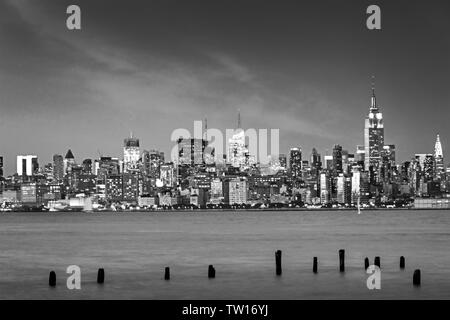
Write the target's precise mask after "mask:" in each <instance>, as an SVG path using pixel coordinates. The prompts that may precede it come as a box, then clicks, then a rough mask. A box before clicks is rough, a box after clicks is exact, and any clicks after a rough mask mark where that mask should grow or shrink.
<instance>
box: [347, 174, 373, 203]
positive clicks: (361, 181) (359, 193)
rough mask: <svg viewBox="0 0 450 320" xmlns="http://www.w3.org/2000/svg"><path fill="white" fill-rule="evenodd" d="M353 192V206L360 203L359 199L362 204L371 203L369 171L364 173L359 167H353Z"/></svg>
mask: <svg viewBox="0 0 450 320" xmlns="http://www.w3.org/2000/svg"><path fill="white" fill-rule="evenodd" d="M351 190H352V191H351V201H352V203H353V204H356V203H357V202H358V198H359V199H360V203H362V204H363V203H368V202H369V197H370V192H369V190H370V189H369V173H368V172H367V171H362V170H359V168H358V167H353V170H352V180H351Z"/></svg>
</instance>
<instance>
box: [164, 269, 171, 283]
mask: <svg viewBox="0 0 450 320" xmlns="http://www.w3.org/2000/svg"><path fill="white" fill-rule="evenodd" d="M164 280H170V268H169V267H166V269H164Z"/></svg>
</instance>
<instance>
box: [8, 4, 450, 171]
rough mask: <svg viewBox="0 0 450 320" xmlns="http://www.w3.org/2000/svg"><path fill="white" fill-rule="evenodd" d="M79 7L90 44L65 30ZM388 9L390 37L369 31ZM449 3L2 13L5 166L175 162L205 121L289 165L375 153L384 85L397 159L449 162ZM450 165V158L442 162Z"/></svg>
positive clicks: (41, 7)
mask: <svg viewBox="0 0 450 320" xmlns="http://www.w3.org/2000/svg"><path fill="white" fill-rule="evenodd" d="M70 4H78V5H79V6H80V7H81V10H82V30H81V31H69V30H67V29H66V26H65V23H66V17H67V15H66V13H65V11H66V8H67V6H68V5H70ZM370 4H378V5H379V6H380V7H381V10H382V30H381V31H369V30H367V29H366V27H365V20H366V17H367V16H366V14H365V10H366V8H367V6H368V5H370ZM449 15H450V1H448V0H443V1H399V0H397V1H364V0H359V1H356V0H354V1H348V0H346V1H317V0H314V1H312V0H311V1H300V0H298V1H282V0H281V1H280V0H276V1H272V0H264V1H261V0H257V1H256V0H242V1H229V0H226V1H225V0H219V1H218V0H207V1H198V0H186V1H170V0H164V1H129V0H127V1H111V0H109V1H99V0H94V1H93V0H90V1H77V0H71V1H65V0H52V1H48V0H40V1H24V0H11V1H7V0H0V154H1V155H3V156H4V157H5V162H6V166H7V168H6V172H7V173H11V172H13V171H14V170H15V156H16V155H17V154H37V155H38V156H39V158H40V162H41V164H44V163H45V162H48V161H50V159H51V156H52V155H53V154H54V153H63V154H64V153H65V152H66V151H67V149H68V148H71V149H72V150H73V152H74V154H75V157H76V158H77V160H79V161H81V160H82V159H83V158H87V157H91V158H94V157H97V150H100V152H101V153H102V154H104V155H112V156H119V155H121V153H122V150H121V148H122V141H123V138H124V137H126V136H127V135H128V134H129V131H130V130H133V132H134V133H135V135H136V136H138V137H139V138H141V146H142V147H144V148H147V149H150V148H158V149H161V150H162V151H165V152H166V153H169V150H170V149H171V147H172V143H171V141H170V134H171V133H172V131H173V130H174V129H176V128H187V129H190V130H192V126H193V121H194V120H201V119H202V118H204V117H205V116H206V117H207V118H208V126H209V127H215V128H219V129H224V128H233V127H234V126H235V123H236V113H237V110H238V109H241V113H242V123H243V126H244V127H247V128H248V127H252V128H280V138H281V152H287V150H288V148H289V147H290V146H301V147H302V148H303V150H304V152H305V153H307V154H308V155H309V153H310V150H311V148H312V147H313V146H316V147H317V148H318V149H319V151H320V152H321V153H322V154H325V150H326V149H328V150H331V149H332V146H333V144H335V143H339V144H341V145H343V147H344V148H345V149H348V150H349V151H351V152H353V151H354V150H355V146H356V145H357V144H363V126H364V117H365V116H366V114H367V112H368V106H369V98H370V86H371V84H370V82H371V75H372V74H373V75H375V76H376V92H377V98H378V102H379V104H380V106H381V109H382V111H383V113H384V118H385V135H386V143H394V144H396V145H397V150H398V158H400V160H407V159H409V158H410V156H411V155H412V154H414V153H425V152H432V151H433V147H434V141H435V136H436V133H438V132H439V133H440V134H441V140H442V141H443V144H444V146H443V147H444V153H446V151H447V150H450V148H449V147H450V127H449V126H448V122H449V115H450V112H449V101H450V99H449V97H450V94H449V91H450V90H449V75H450V18H449ZM444 155H446V154H444Z"/></svg>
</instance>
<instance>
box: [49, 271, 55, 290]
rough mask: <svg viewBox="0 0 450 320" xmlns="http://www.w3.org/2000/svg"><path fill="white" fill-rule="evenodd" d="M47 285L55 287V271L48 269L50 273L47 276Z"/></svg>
mask: <svg viewBox="0 0 450 320" xmlns="http://www.w3.org/2000/svg"><path fill="white" fill-rule="evenodd" d="M48 285H49V286H50V287H56V273H55V271H50V275H49V276H48Z"/></svg>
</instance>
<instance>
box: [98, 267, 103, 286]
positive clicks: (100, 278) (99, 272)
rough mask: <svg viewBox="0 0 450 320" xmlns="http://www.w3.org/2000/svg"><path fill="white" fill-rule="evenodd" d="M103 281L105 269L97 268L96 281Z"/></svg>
mask: <svg viewBox="0 0 450 320" xmlns="http://www.w3.org/2000/svg"><path fill="white" fill-rule="evenodd" d="M104 282H105V270H104V269H103V268H100V269H98V272H97V283H99V284H102V283H104Z"/></svg>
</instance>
